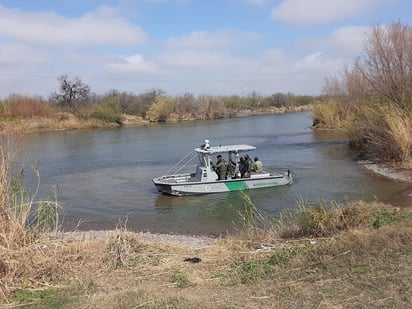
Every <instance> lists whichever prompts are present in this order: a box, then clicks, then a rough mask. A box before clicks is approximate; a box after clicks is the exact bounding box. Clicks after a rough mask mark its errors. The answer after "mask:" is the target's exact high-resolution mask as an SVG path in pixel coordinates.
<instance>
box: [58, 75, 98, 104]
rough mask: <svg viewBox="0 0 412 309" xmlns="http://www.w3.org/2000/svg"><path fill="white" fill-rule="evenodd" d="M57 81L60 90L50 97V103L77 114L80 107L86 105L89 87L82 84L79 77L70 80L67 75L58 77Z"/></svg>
mask: <svg viewBox="0 0 412 309" xmlns="http://www.w3.org/2000/svg"><path fill="white" fill-rule="evenodd" d="M57 79H58V81H59V82H60V86H59V88H60V89H59V92H58V93H57V92H55V93H53V94H52V95H51V98H50V99H51V101H52V102H55V103H56V104H57V105H60V106H63V107H65V108H68V109H69V110H70V111H72V112H78V111H79V109H80V107H82V106H84V105H85V104H87V100H88V99H89V96H90V87H89V86H88V85H86V84H84V83H83V82H82V81H81V80H80V78H79V77H76V78H74V80H70V79H69V77H68V76H67V75H60V76H59V77H58V78H57Z"/></svg>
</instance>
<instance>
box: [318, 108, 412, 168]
mask: <svg viewBox="0 0 412 309" xmlns="http://www.w3.org/2000/svg"><path fill="white" fill-rule="evenodd" d="M313 118H314V128H316V129H325V128H326V129H337V130H340V131H342V132H344V133H345V134H346V135H347V136H348V138H349V140H350V141H351V144H352V145H354V146H356V147H358V148H359V149H360V150H361V154H360V156H361V157H362V158H364V159H369V160H372V161H375V162H377V163H383V162H385V163H388V162H389V163H396V164H397V165H398V166H399V167H403V168H411V167H412V114H411V113H410V111H409V110H403V109H400V108H397V107H396V106H394V105H390V104H387V103H380V104H377V103H371V102H361V103H359V104H354V103H353V102H352V103H346V102H335V101H332V102H329V103H321V104H318V105H316V106H315V107H314V111H313Z"/></svg>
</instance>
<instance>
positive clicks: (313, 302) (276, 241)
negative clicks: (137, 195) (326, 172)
mask: <svg viewBox="0 0 412 309" xmlns="http://www.w3.org/2000/svg"><path fill="white" fill-rule="evenodd" d="M306 207H307V208H309V206H306ZM346 208H348V209H349V210H347V211H343V213H345V214H346V215H345V216H346V217H345V219H343V218H342V216H341V214H342V212H339V213H338V217H339V218H338V219H335V218H334V217H335V214H336V212H337V209H331V214H327V213H326V211H324V210H321V211H319V213H320V214H322V215H319V216H322V217H324V218H328V220H326V219H324V220H318V221H322V222H324V226H323V228H322V229H321V230H323V231H325V230H326V229H328V230H329V232H328V233H326V234H327V235H328V236H322V237H310V236H308V235H304V236H301V237H299V238H296V237H293V238H289V237H288V236H287V232H288V231H289V226H287V225H286V221H282V222H281V223H280V224H275V225H273V226H272V228H269V227H268V226H266V227H265V228H264V229H259V228H256V227H250V230H249V232H248V231H245V232H244V233H242V234H240V235H235V236H230V237H226V238H224V239H217V240H215V241H214V242H213V243H212V244H211V245H209V246H205V247H202V248H195V247H193V246H190V245H187V244H184V243H182V244H176V243H171V242H168V241H164V240H162V239H161V238H159V239H156V238H155V239H150V240H149V239H148V238H147V237H145V236H144V234H137V233H132V232H129V231H127V230H126V229H124V228H120V229H118V230H116V231H112V232H107V233H102V234H100V236H93V234H91V233H89V234H87V233H84V234H72V235H70V234H66V235H65V236H63V235H62V234H53V235H54V236H52V235H51V236H49V237H42V238H39V239H38V240H36V241H35V242H33V243H32V244H30V245H29V246H25V247H21V248H20V249H18V250H11V251H10V250H9V251H2V254H1V257H0V259H1V260H2V261H3V262H4V263H5V265H7V272H6V274H5V276H4V275H3V278H2V282H5V283H6V285H5V288H6V289H3V291H4V296H5V297H4V298H3V299H4V302H6V303H7V302H8V303H10V304H11V303H13V304H15V305H17V304H19V302H20V303H21V302H24V301H26V302H33V303H40V304H42V308H44V307H46V308H47V301H51V299H49V300H47V298H46V299H38V298H36V297H34V296H33V295H36V294H34V292H33V291H38V290H40V291H50V290H53V289H54V290H57V291H59V292H56V293H57V294H52V295H53V297H52V298H53V300H55V299H56V298H59V297H60V298H64V299H66V300H67V303H66V304H65V306H64V307H65V308H138V307H142V308H169V307H170V308H194V307H195V308H272V307H277V308H297V307H319V308H330V307H345V308H355V307H375V308H379V307H381V308H387V307H394V308H395V307H396V308H406V307H408V306H409V305H410V304H411V301H412V299H411V297H410V295H411V293H410V292H411V279H410V278H411V277H410V274H411V271H412V268H411V264H410V263H409V260H410V258H411V255H412V247H411V243H412V219H411V218H412V216H411V209H410V208H405V209H396V208H394V207H391V206H388V205H383V204H378V203H375V204H372V205H370V204H367V203H357V204H353V205H349V206H348V207H345V209H346ZM305 209H306V208H305ZM306 210H308V209H306ZM314 211H315V210H314ZM298 214H300V212H298ZM358 215H360V219H357V220H356V222H348V221H349V220H352V219H355V218H356V217H358ZM308 217H309V218H315V217H316V216H313V215H308ZM291 218H292V217H291ZM327 221H331V222H333V223H330V224H327V223H326V222H327ZM293 222H295V223H294V224H299V222H300V221H299V220H297V221H293ZM336 222H340V223H339V224H337V223H336ZM342 222H346V223H345V224H342ZM289 223H290V221H289ZM337 225H339V226H341V227H340V228H336V226H337ZM327 226H329V228H327ZM73 235H82V236H81V237H79V236H73ZM294 236H295V235H294ZM188 257H189V258H192V257H198V258H200V259H201V261H200V262H199V263H190V262H185V259H186V258H188ZM22 288H23V290H26V291H32V293H33V294H28V295H26V296H25V298H24V299H19V298H16V296H13V295H16V292H14V293H11V294H10V292H11V291H13V290H18V289H22ZM50 308H51V306H50Z"/></svg>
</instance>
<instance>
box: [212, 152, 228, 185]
mask: <svg viewBox="0 0 412 309" xmlns="http://www.w3.org/2000/svg"><path fill="white" fill-rule="evenodd" d="M213 168H214V170H215V172H216V174H217V176H218V178H217V180H225V179H226V162H225V160H224V159H223V158H222V156H221V155H218V156H217V162H216V164H214V165H213Z"/></svg>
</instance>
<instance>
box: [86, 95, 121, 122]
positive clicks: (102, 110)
mask: <svg viewBox="0 0 412 309" xmlns="http://www.w3.org/2000/svg"><path fill="white" fill-rule="evenodd" d="M79 115H80V117H82V118H84V119H89V118H94V119H98V120H102V121H104V122H107V123H117V124H119V125H121V124H123V119H122V114H121V112H120V111H119V108H118V104H117V103H116V102H114V101H108V102H105V103H102V104H98V105H92V106H87V107H84V108H82V109H81V110H80V111H79Z"/></svg>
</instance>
